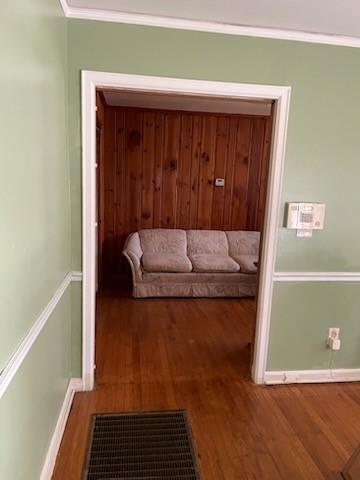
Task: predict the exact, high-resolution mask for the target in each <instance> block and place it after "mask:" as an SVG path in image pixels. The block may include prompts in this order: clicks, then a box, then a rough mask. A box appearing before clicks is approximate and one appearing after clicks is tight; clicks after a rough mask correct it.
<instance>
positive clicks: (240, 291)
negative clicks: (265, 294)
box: [133, 274, 257, 298]
mask: <svg viewBox="0 0 360 480" xmlns="http://www.w3.org/2000/svg"><path fill="white" fill-rule="evenodd" d="M177 275H178V274H177ZM180 275H181V274H180ZM235 275H236V277H239V278H236V281H235V278H231V276H232V275H231V274H224V275H223V276H224V277H225V278H226V282H225V281H224V279H222V278H221V279H219V280H220V281H219V282H217V281H216V275H212V276H211V277H212V278H207V277H209V275H207V276H206V278H204V282H199V281H197V282H190V281H189V275H186V277H187V278H186V277H185V275H184V277H185V278H184V280H186V281H183V282H174V281H169V280H170V278H168V279H166V280H167V281H159V280H160V278H159V277H161V276H162V275H158V276H157V275H151V274H149V275H147V276H145V278H144V281H142V282H137V283H136V285H134V287H133V296H134V297H135V298H146V297H207V298H209V297H254V296H255V294H256V288H257V287H256V275H245V274H243V275H241V274H234V276H235ZM240 275H241V277H240ZM169 276H170V275H169ZM198 276H199V275H197V277H198ZM152 277H153V278H152ZM204 277H205V275H204ZM163 280H165V279H163ZM171 280H174V278H171Z"/></svg>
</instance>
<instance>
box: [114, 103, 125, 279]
mask: <svg viewBox="0 0 360 480" xmlns="http://www.w3.org/2000/svg"><path fill="white" fill-rule="evenodd" d="M125 140H126V139H125V112H124V110H123V109H116V154H115V160H116V165H115V206H114V208H115V255H116V261H117V270H118V271H121V270H122V267H123V265H124V258H123V256H122V249H123V246H124V242H125V240H126V236H125V231H126V225H125V212H126V197H125V193H126V185H125V161H126V159H125Z"/></svg>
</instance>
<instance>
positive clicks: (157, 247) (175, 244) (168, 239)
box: [139, 228, 186, 255]
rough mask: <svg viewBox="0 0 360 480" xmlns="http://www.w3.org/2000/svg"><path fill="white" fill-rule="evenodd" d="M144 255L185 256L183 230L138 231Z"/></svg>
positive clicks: (158, 229) (156, 229)
mask: <svg viewBox="0 0 360 480" xmlns="http://www.w3.org/2000/svg"><path fill="white" fill-rule="evenodd" d="M139 236H140V242H141V248H142V250H143V252H144V253H176V254H182V255H186V232H185V230H177V229H169V228H152V229H148V230H140V231H139Z"/></svg>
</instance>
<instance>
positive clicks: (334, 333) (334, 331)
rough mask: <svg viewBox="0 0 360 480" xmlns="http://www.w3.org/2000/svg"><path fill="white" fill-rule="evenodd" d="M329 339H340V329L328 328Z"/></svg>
mask: <svg viewBox="0 0 360 480" xmlns="http://www.w3.org/2000/svg"><path fill="white" fill-rule="evenodd" d="M329 338H334V339H339V338H340V328H338V327H331V328H329Z"/></svg>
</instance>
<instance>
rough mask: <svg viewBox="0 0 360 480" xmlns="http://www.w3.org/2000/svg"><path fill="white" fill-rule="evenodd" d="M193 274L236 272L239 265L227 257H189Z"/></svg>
mask: <svg viewBox="0 0 360 480" xmlns="http://www.w3.org/2000/svg"><path fill="white" fill-rule="evenodd" d="M190 260H191V263H192V267H193V271H194V272H238V271H239V270H240V267H239V265H238V264H237V263H236V262H234V260H233V259H232V258H231V257H229V256H228V255H214V254H211V255H208V254H201V255H191V256H190Z"/></svg>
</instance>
